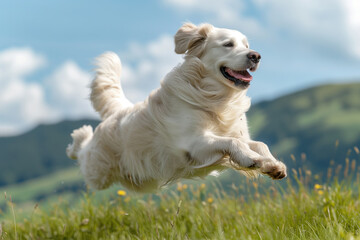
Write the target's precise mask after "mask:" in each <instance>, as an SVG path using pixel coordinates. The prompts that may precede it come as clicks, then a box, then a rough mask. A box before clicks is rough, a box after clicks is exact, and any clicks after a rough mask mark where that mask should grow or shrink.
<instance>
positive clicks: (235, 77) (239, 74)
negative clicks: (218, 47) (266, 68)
mask: <svg viewBox="0 0 360 240" xmlns="http://www.w3.org/2000/svg"><path fill="white" fill-rule="evenodd" d="M220 72H221V73H222V75H223V76H224V77H225V78H226V79H228V80H230V81H232V82H233V83H234V84H235V86H239V85H241V86H244V87H247V86H249V85H250V81H251V80H252V76H251V75H250V73H249V72H248V71H247V70H241V71H236V70H232V69H231V68H228V67H220Z"/></svg>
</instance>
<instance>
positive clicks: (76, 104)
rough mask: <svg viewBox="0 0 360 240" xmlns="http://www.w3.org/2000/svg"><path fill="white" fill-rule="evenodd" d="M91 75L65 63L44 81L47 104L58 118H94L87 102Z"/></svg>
mask: <svg viewBox="0 0 360 240" xmlns="http://www.w3.org/2000/svg"><path fill="white" fill-rule="evenodd" d="M90 82H91V75H90V74H89V73H88V72H85V71H83V70H82V69H80V68H79V66H78V65H77V64H76V63H75V62H73V61H67V62H65V63H64V64H63V65H62V66H60V67H59V68H58V69H57V70H55V72H54V73H53V74H51V75H50V76H49V77H48V78H47V79H46V80H45V86H46V88H47V90H48V92H47V93H48V99H49V104H50V105H51V107H52V109H54V110H55V111H56V115H57V116H58V118H82V117H95V116H97V115H96V114H95V111H94V110H93V108H92V106H91V104H90V101H89V94H90V90H89V84H90Z"/></svg>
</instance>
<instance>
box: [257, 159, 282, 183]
mask: <svg viewBox="0 0 360 240" xmlns="http://www.w3.org/2000/svg"><path fill="white" fill-rule="evenodd" d="M255 162H256V165H257V166H259V169H258V171H260V172H261V173H262V174H266V175H268V176H269V177H271V178H272V179H274V180H279V179H283V178H285V177H286V166H285V164H283V163H282V162H280V161H277V160H275V161H274V160H267V161H266V160H265V161H264V160H257V161H255Z"/></svg>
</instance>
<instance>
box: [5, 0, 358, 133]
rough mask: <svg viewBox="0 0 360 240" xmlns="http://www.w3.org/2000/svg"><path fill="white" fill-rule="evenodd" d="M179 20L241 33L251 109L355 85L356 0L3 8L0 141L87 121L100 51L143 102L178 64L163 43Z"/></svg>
mask: <svg viewBox="0 0 360 240" xmlns="http://www.w3.org/2000/svg"><path fill="white" fill-rule="evenodd" d="M186 21H191V22H193V23H195V24H199V23H203V22H208V23H211V24H213V25H215V26H217V27H226V28H233V29H237V30H239V31H241V32H243V33H244V34H245V35H247V36H248V39H249V41H250V47H251V48H252V49H254V50H256V51H258V52H260V53H261V55H262V62H261V65H260V68H259V69H258V71H257V72H256V73H254V74H253V76H254V81H253V83H252V86H251V87H250V90H249V95H250V96H251V97H252V99H253V102H257V101H261V100H264V99H272V98H274V97H277V96H280V95H283V94H286V93H289V92H293V91H296V90H299V89H303V88H306V87H309V86H313V85H318V84H322V83H328V82H349V81H360V1H358V0H316V1H314V0H289V1H283V0H252V1H250V0H246V1H238V0H223V1H218V0H208V1H205V0H198V1H193V0H158V1H101V2H100V1H66V0H64V1H45V0H43V1H34V0H32V1H25V0H22V1H17V0H14V1H6V2H5V1H3V2H2V3H1V6H0V136H1V135H2V136H4V135H13V134H19V133H21V132H24V131H26V130H28V129H31V128H32V127H34V126H36V125H37V124H39V123H52V122H57V121H60V120H62V119H79V118H84V117H91V118H95V117H96V114H95V113H94V111H93V110H92V108H91V106H90V103H89V101H88V100H87V96H88V94H89V91H88V89H87V85H88V84H89V82H90V80H91V74H92V73H91V69H92V61H93V59H94V58H95V57H96V56H98V55H99V54H101V53H102V52H104V51H114V52H116V53H118V54H119V56H120V58H121V60H122V63H123V69H124V72H123V76H122V79H121V81H122V85H123V86H124V90H125V94H126V95H127V96H128V98H129V99H130V100H132V101H134V102H136V101H141V100H143V99H145V98H146V96H147V95H148V94H149V93H150V91H151V90H152V89H155V88H157V87H158V86H159V84H160V80H161V78H162V77H163V76H164V75H165V74H166V73H167V72H168V71H169V70H171V69H172V68H173V67H174V66H176V65H177V64H178V63H180V62H181V61H182V58H181V56H179V55H176V54H175V53H174V50H173V49H174V46H173V39H172V37H173V35H174V34H175V32H176V31H177V29H178V28H179V27H180V26H181V25H182V23H184V22H186ZM359 98H360V97H359Z"/></svg>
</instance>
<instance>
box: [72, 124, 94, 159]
mask: <svg viewBox="0 0 360 240" xmlns="http://www.w3.org/2000/svg"><path fill="white" fill-rule="evenodd" d="M92 136H93V129H92V127H91V126H90V125H84V126H82V127H81V128H79V129H76V130H74V131H73V132H72V134H71V137H72V138H73V143H71V144H69V145H68V147H67V148H66V154H67V156H68V157H69V158H71V159H74V160H76V159H78V155H79V151H80V150H81V149H83V148H84V147H85V146H86V145H87V143H88V142H89V141H90V140H91V138H92Z"/></svg>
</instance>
